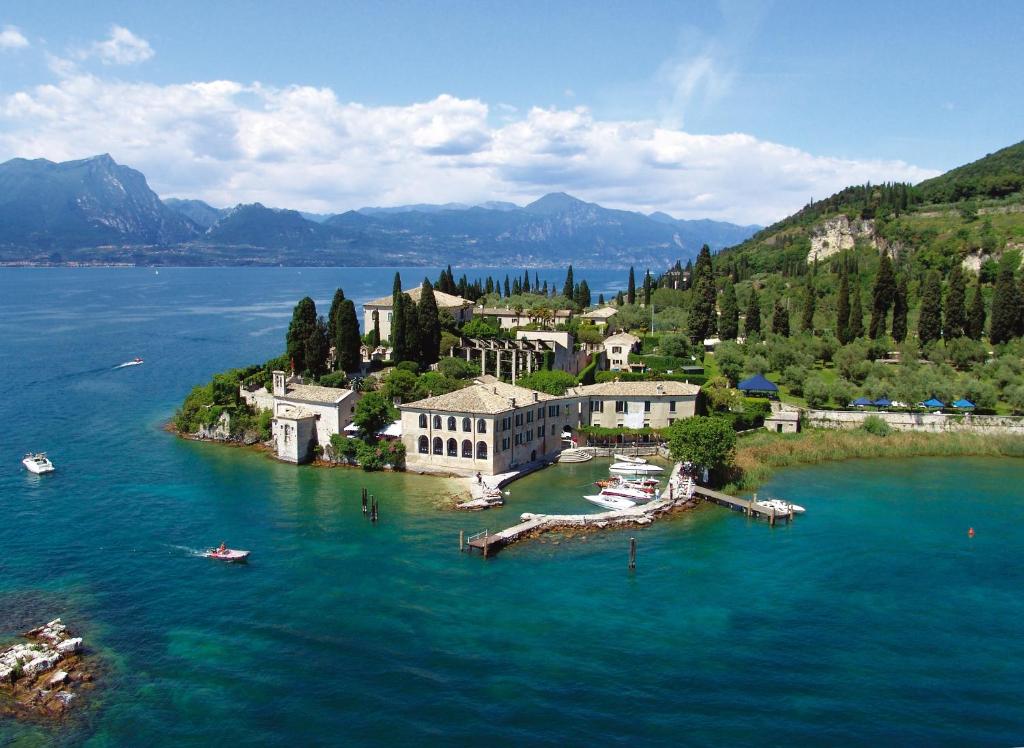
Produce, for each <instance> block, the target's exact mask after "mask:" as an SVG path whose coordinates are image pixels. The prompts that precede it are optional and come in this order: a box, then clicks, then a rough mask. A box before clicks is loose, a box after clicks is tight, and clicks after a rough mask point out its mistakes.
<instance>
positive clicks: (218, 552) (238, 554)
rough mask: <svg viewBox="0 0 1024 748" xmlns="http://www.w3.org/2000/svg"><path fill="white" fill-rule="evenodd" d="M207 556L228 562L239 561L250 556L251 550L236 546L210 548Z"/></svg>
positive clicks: (206, 553)
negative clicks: (239, 548)
mask: <svg viewBox="0 0 1024 748" xmlns="http://www.w3.org/2000/svg"><path fill="white" fill-rule="evenodd" d="M203 555H204V556H206V557H207V558H216V559H219V560H221V561H227V562H228V563H238V562H239V561H245V560H246V559H247V558H249V551H241V550H238V549H236V548H225V547H223V546H221V547H220V548H210V549H208V550H207V551H206V552H205V553H204V554H203Z"/></svg>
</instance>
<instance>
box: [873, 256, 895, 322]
mask: <svg viewBox="0 0 1024 748" xmlns="http://www.w3.org/2000/svg"><path fill="white" fill-rule="evenodd" d="M895 298H896V276H895V274H894V273H893V269H892V260H890V259H889V253H888V252H883V253H882V257H881V259H880V260H879V262H878V274H877V275H876V276H875V287H874V289H873V290H872V292H871V323H870V325H869V326H868V336H869V337H871V338H872V339H873V340H877V339H878V338H880V337H881V336H882V335H885V320H886V317H887V316H888V315H889V308H890V307H891V306H892V305H893V302H894V301H895Z"/></svg>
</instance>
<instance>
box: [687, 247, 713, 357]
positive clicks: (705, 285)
mask: <svg viewBox="0 0 1024 748" xmlns="http://www.w3.org/2000/svg"><path fill="white" fill-rule="evenodd" d="M693 275H694V278H693V302H692V304H691V305H690V319H689V326H690V339H691V340H694V341H703V340H705V339H706V338H708V337H709V336H711V335H713V334H714V333H715V332H716V331H717V330H718V319H717V318H716V316H715V301H716V289H715V274H714V269H713V268H712V266H711V249H710V248H709V247H708V245H707V244H705V245H704V246H703V247H701V250H700V254H699V255H698V256H697V264H696V265H695V266H694V269H693Z"/></svg>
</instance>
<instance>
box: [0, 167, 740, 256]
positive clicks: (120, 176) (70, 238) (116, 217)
mask: <svg viewBox="0 0 1024 748" xmlns="http://www.w3.org/2000/svg"><path fill="white" fill-rule="evenodd" d="M758 229H760V227H759V226H738V225H735V224H731V223H725V222H720V221H711V220H697V221H689V220H679V219H675V218H673V217H672V216H669V215H667V214H665V213H653V214H651V215H644V214H642V213H637V212H632V211H625V210H613V209H609V208H604V207H602V206H600V205H597V204H596V203H588V202H584V201H582V200H579V199H577V198H574V197H572V196H570V195H566V194H564V193H553V194H549V195H545V196H544V197H542V198H540V199H539V200H536V201H535V202H532V203H530V204H529V205H526V206H522V207H520V206H517V205H515V204H513V203H508V202H493V201H492V202H486V203H481V204H479V205H466V204H462V203H446V204H443V205H434V204H417V205H407V206H397V207H384V208H380V207H367V208H360V209H359V210H352V211H347V212H344V213H339V214H335V215H322V214H311V213H300V212H298V211H294V210H286V209H277V208H268V207H266V206H263V205H261V204H259V203H252V204H247V205H237V206H235V207H234V208H226V209H225V208H215V207H213V206H210V205H208V204H206V203H205V202H202V201H201V200H182V199H176V198H169V199H167V200H161V199H160V198H159V197H158V196H157V195H156V193H154V192H153V191H152V190H151V189H150V187H149V185H148V184H147V182H146V178H145V176H144V175H143V174H142V173H141V172H138V171H136V170H134V169H131V168H129V167H127V166H123V165H120V164H117V163H116V162H115V161H114V160H113V159H112V158H111V157H110V156H109V155H106V154H104V155H101V156H94V157H92V158H87V159H82V160H78V161H67V162H64V163H54V162H52V161H48V160H46V159H34V160H27V159H20V158H16V159H12V160H10V161H7V162H5V163H2V164H0V263H3V264H78V263H86V264H99V263H130V264H142V265H271V264H272V265H278V264H284V265H335V266H346V265H348V266H354V265H437V264H439V263H447V262H449V261H452V260H457V261H458V263H459V264H460V265H464V266H469V265H477V266H505V265H511V266H516V267H523V266H531V267H537V266H539V267H543V266H556V267H563V266H565V265H566V264H568V263H573V264H575V265H577V266H579V267H588V266H590V267H616V266H627V265H649V266H651V267H661V266H667V265H669V264H671V263H673V262H675V260H676V259H680V258H681V259H683V260H686V259H689V258H691V257H694V256H696V254H697V252H698V251H699V250H700V247H701V245H702V244H705V243H706V244H708V245H710V246H711V247H712V248H713V249H721V248H723V247H726V246H729V245H732V244H736V243H738V242H741V241H743V240H744V239H746V238H748V237H750V236H751V235H753V234H754V233H755V232H756V231H757V230H758Z"/></svg>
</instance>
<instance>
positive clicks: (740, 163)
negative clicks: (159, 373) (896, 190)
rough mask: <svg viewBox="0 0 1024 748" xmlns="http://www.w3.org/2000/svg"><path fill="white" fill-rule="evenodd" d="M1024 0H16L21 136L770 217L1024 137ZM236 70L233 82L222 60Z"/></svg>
mask: <svg viewBox="0 0 1024 748" xmlns="http://www.w3.org/2000/svg"><path fill="white" fill-rule="evenodd" d="M1022 28H1024V3H1018V2H1003V3H988V4H986V5H985V6H984V8H980V7H979V8H972V7H970V6H969V5H968V4H964V3H940V2H931V3H916V4H914V3H907V4H901V5H900V4H892V3H871V2H867V3H860V4H857V5H853V4H837V3H820V2H819V3H803V2H777V3H772V4H769V3H732V2H723V3H719V4H715V3H681V2H680V3H644V2H633V3H628V4H627V3H607V2H597V3H572V4H569V3H540V2H537V3H532V2H531V3H508V2H504V3H492V2H474V3H437V2H432V3H412V2H402V3H379V4H375V3H339V2H306V3H303V4H302V5H301V6H298V5H295V4H285V3H269V2H267V3H259V2H245V3H243V2H205V3H196V2H177V3H174V4H149V3H137V2H102V1H101V0H97V1H95V2H90V3H66V4H54V3H42V2H35V3H28V2H21V1H20V0H14V1H13V2H12V1H11V0H8V2H6V3H4V5H3V6H2V7H0V70H2V71H3V75H2V76H0V159H6V158H9V157H13V156H32V157H36V156H42V157H48V158H52V159H54V160H60V159H64V158H72V157H80V156H85V155H89V153H90V152H93V151H109V152H110V153H111V154H112V155H113V156H114V157H115V158H116V159H117V160H118V161H121V162H123V163H127V164H129V165H132V166H135V167H137V168H140V169H141V170H142V171H143V172H144V173H146V175H147V177H149V179H150V182H151V183H152V184H153V186H154V188H155V189H157V191H158V192H160V193H161V194H163V195H176V196H197V197H202V198H204V199H207V200H210V201H212V202H214V203H216V204H220V205H223V204H233V203H236V202H242V201H244V202H248V201H252V200H261V201H263V202H266V203H268V204H274V205H287V206H289V207H298V208H302V209H308V210H325V211H331V210H344V209H347V208H352V207H358V206H359V205H364V204H398V203H402V202H419V201H429V202H434V201H444V200H448V199H455V200H463V201H468V202H473V201H477V200H487V199H511V200H514V201H516V202H520V203H521V202H525V201H527V200H529V199H532V198H533V197H537V196H539V195H541V194H543V193H544V192H546V191H553V190H565V191H568V192H571V193H573V194H577V195H579V196H581V197H584V198H586V199H592V200H596V201H598V202H602V203H603V204H609V205H615V206H618V207H627V208H634V209H638V210H655V209H662V210H667V211H668V212H670V213H672V214H674V215H679V216H683V217H691V218H693V217H704V216H708V217H713V218H725V219H729V220H735V221H739V222H755V221H756V222H762V223H763V222H766V221H769V220H772V219H773V218H778V217H781V216H782V215H784V214H785V213H788V212H789V211H791V210H793V209H795V208H798V207H799V206H800V205H802V204H803V203H804V202H806V201H807V200H808V199H810V198H812V197H823V196H825V194H827V193H828V192H831V191H835V190H837V189H840V188H841V187H843V186H845V185H846V184H849V183H854V182H860V181H864V180H865V179H872V181H880V180H882V179H909V180H911V181H916V180H917V179H920V178H924V177H926V176H929V175H931V174H933V173H936V172H939V171H942V170H945V169H948V168H950V167H953V166H956V165H958V164H960V163H964V162H966V161H970V160H973V159H975V158H978V157H980V156H982V155H984V154H985V153H986V152H990V151H993V150H996V149H998V148H1000V147H1003V146H1005V145H1009V144H1011V143H1014V142H1017V141H1019V140H1021V139H1022V138H1024V134H1022V131H1021V130H1022V128H1021V126H1020V123H1021V122H1024V111H1022V110H1024V82H1022V80H1024V75H1022V74H1021V72H1020V71H1022V70H1024V45H1021V43H1020V33H1021V29H1022ZM215 82H220V83H215Z"/></svg>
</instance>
